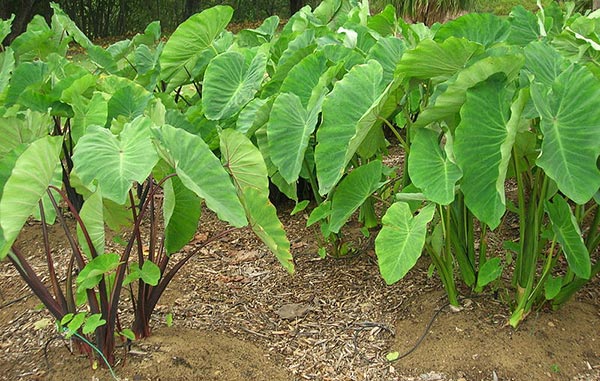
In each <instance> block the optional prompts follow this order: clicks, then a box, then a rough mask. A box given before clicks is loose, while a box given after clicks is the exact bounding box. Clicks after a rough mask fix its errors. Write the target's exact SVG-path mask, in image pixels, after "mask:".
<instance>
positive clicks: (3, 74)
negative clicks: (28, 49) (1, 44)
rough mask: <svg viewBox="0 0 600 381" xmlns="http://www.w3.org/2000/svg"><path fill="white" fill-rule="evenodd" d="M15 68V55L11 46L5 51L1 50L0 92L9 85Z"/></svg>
mask: <svg viewBox="0 0 600 381" xmlns="http://www.w3.org/2000/svg"><path fill="white" fill-rule="evenodd" d="M0 41H2V39H0ZM14 68H15V55H14V52H13V50H12V49H11V48H10V46H9V47H7V48H6V49H5V50H4V51H3V52H0V93H2V92H3V91H4V89H5V88H6V86H8V82H9V80H10V76H11V73H12V71H13V69H14Z"/></svg>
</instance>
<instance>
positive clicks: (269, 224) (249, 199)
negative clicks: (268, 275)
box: [242, 187, 294, 274]
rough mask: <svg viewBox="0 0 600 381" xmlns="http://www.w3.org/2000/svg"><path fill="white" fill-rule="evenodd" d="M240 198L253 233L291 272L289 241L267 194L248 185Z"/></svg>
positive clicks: (291, 261) (292, 269)
mask: <svg viewBox="0 0 600 381" xmlns="http://www.w3.org/2000/svg"><path fill="white" fill-rule="evenodd" d="M242 199H243V200H244V206H245V208H246V210H247V213H248V220H249V221H250V227H251V228H252V230H253V231H254V233H255V234H256V235H257V236H258V237H259V238H260V239H261V240H262V241H263V242H264V243H265V245H267V247H268V248H269V249H270V250H271V252H272V253H273V254H275V257H277V259H278V260H279V263H281V265H282V266H283V268H285V269H286V270H287V271H288V272H289V273H290V274H293V273H294V260H293V258H292V254H291V252H290V241H289V240H288V239H287V237H286V235H285V230H284V228H283V224H282V223H281V221H280V220H279V218H278V217H277V210H276V209H275V207H274V206H273V204H271V202H270V201H269V197H268V195H265V193H264V192H260V191H259V190H258V189H256V188H252V187H248V188H245V189H243V194H242Z"/></svg>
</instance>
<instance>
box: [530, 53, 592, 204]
mask: <svg viewBox="0 0 600 381" xmlns="http://www.w3.org/2000/svg"><path fill="white" fill-rule="evenodd" d="M531 96H532V98H533V101H534V103H535V107H536V109H537V110H538V112H539V114H540V119H541V123H540V125H541V130H542V133H543V135H544V138H543V140H542V148H541V153H540V156H539V157H538V159H537V165H539V166H540V167H542V168H543V169H544V171H545V172H546V174H547V175H548V176H549V177H550V178H552V179H553V180H554V181H556V183H557V184H558V188H559V189H560V190H561V191H562V192H563V193H564V194H565V195H567V196H568V197H569V198H571V199H572V200H573V201H575V202H576V203H578V204H584V203H586V202H587V201H589V200H590V199H591V198H592V196H593V195H594V194H595V193H596V192H597V191H598V188H599V187H600V170H599V169H598V166H597V159H598V156H599V155H600V144H598V142H600V128H598V120H600V108H598V105H597V104H596V102H595V100H596V99H598V97H600V83H599V82H598V80H597V79H596V78H595V77H594V76H593V75H592V74H591V73H590V72H589V70H587V69H586V68H585V67H581V66H575V65H572V66H570V67H569V68H568V69H567V70H566V71H564V72H563V73H561V74H560V75H559V76H558V77H557V78H556V80H555V81H554V83H553V84H552V88H551V89H549V88H548V87H546V86H544V85H541V84H539V85H537V84H535V85H534V86H532V88H531Z"/></svg>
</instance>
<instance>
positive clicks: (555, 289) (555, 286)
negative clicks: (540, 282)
mask: <svg viewBox="0 0 600 381" xmlns="http://www.w3.org/2000/svg"><path fill="white" fill-rule="evenodd" d="M562 282H563V279H562V277H556V278H555V277H553V276H550V277H548V279H546V282H544V297H545V298H546V300H552V299H554V298H555V297H556V296H557V295H558V293H559V292H560V289H561V288H562Z"/></svg>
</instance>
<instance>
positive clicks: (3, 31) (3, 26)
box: [0, 14, 15, 43]
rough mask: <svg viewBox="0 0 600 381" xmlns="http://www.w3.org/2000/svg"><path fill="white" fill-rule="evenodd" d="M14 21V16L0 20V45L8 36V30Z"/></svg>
mask: <svg viewBox="0 0 600 381" xmlns="http://www.w3.org/2000/svg"><path fill="white" fill-rule="evenodd" d="M14 20H15V15H14V14H12V15H10V17H9V18H8V19H6V20H0V43H1V42H2V41H4V39H5V38H6V36H8V35H9V34H10V29H11V26H12V22H13V21H14Z"/></svg>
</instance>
